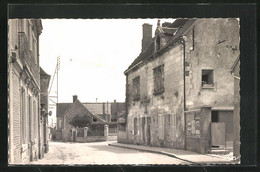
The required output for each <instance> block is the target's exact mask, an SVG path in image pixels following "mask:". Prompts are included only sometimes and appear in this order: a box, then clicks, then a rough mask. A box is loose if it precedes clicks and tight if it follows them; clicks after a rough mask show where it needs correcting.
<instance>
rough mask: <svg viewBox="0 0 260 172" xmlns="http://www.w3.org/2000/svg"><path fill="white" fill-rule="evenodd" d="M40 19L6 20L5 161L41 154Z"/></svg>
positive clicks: (36, 156) (33, 157)
mask: <svg viewBox="0 0 260 172" xmlns="http://www.w3.org/2000/svg"><path fill="white" fill-rule="evenodd" d="M42 29H43V28H42V23H41V20H40V19H10V20H9V21H8V105H9V108H8V162H9V163H10V164H18V163H29V162H30V161H34V160H37V159H38V158H41V157H42V156H43V152H42V150H43V149H44V143H43V138H42V137H43V135H42V133H43V127H42V120H41V105H40V102H41V101H40V94H41V85H40V65H39V36H40V34H41V32H42Z"/></svg>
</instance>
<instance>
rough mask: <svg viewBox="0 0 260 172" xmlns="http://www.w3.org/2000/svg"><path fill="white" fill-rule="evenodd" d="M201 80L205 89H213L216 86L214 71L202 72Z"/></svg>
mask: <svg viewBox="0 0 260 172" xmlns="http://www.w3.org/2000/svg"><path fill="white" fill-rule="evenodd" d="M201 79H202V82H201V86H202V87H203V88H207V87H213V86H214V80H213V79H214V78H213V70H202V76H201Z"/></svg>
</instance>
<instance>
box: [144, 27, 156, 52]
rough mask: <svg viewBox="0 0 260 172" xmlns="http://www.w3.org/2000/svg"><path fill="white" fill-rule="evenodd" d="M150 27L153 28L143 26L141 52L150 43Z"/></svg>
mask: <svg viewBox="0 0 260 172" xmlns="http://www.w3.org/2000/svg"><path fill="white" fill-rule="evenodd" d="M152 27H153V26H152V25H150V24H148V23H144V24H143V39H142V52H143V51H145V50H146V49H147V48H148V46H149V44H150V43H151V42H152Z"/></svg>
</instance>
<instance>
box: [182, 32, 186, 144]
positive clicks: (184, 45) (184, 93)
mask: <svg viewBox="0 0 260 172" xmlns="http://www.w3.org/2000/svg"><path fill="white" fill-rule="evenodd" d="M180 39H181V40H180V44H182V45H183V114H184V133H185V134H184V149H187V144H186V143H187V138H186V133H187V131H186V130H187V129H186V114H185V112H186V91H185V49H186V42H185V40H184V38H183V36H181V37H180Z"/></svg>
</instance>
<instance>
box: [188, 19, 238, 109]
mask: <svg viewBox="0 0 260 172" xmlns="http://www.w3.org/2000/svg"><path fill="white" fill-rule="evenodd" d="M193 29H194V30H193ZM186 38H187V40H186V62H188V64H189V66H188V67H186V71H189V76H186V100H187V103H186V104H187V108H193V107H198V106H201V105H211V106H212V107H214V106H232V105H233V99H234V91H233V90H234V84H233V82H234V79H233V77H232V75H231V74H230V70H231V66H232V64H233V63H234V61H235V59H236V58H237V56H238V55H239V42H240V39H239V22H238V20H237V19H200V20H197V21H196V22H195V24H194V26H193V28H192V29H190V31H189V32H187V33H186ZM202 69H212V70H213V78H214V86H213V87H212V88H203V87H202V84H201V82H202V77H201V76H202Z"/></svg>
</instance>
